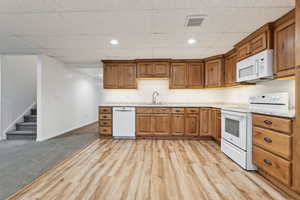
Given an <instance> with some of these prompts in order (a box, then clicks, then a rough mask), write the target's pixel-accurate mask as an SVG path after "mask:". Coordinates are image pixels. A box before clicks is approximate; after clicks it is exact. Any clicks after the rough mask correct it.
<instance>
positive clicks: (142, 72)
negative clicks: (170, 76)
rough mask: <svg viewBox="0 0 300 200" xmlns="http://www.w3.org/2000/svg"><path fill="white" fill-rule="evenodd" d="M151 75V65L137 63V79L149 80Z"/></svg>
mask: <svg viewBox="0 0 300 200" xmlns="http://www.w3.org/2000/svg"><path fill="white" fill-rule="evenodd" d="M152 73H153V64H152V63H138V65H137V77H138V78H150V77H152Z"/></svg>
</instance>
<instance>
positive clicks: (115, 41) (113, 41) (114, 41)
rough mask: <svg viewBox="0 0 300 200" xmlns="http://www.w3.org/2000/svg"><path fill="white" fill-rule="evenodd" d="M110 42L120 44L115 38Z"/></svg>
mask: <svg viewBox="0 0 300 200" xmlns="http://www.w3.org/2000/svg"><path fill="white" fill-rule="evenodd" d="M110 44H112V45H118V44H119V41H118V40H115V39H113V40H111V41H110Z"/></svg>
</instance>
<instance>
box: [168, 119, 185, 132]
mask: <svg viewBox="0 0 300 200" xmlns="http://www.w3.org/2000/svg"><path fill="white" fill-rule="evenodd" d="M184 131H185V120H184V114H172V115H171V134H172V135H175V136H176V135H177V136H178V135H179V136H182V135H184Z"/></svg>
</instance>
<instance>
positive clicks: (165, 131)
mask: <svg viewBox="0 0 300 200" xmlns="http://www.w3.org/2000/svg"><path fill="white" fill-rule="evenodd" d="M151 120H152V122H151V123H152V131H153V133H154V135H157V136H167V135H169V134H170V125H171V117H170V114H154V115H152V119H151Z"/></svg>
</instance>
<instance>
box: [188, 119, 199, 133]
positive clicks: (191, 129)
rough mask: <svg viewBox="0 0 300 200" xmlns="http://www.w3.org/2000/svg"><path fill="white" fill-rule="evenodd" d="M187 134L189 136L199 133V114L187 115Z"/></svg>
mask: <svg viewBox="0 0 300 200" xmlns="http://www.w3.org/2000/svg"><path fill="white" fill-rule="evenodd" d="M185 135H187V136H198V135H199V114H186V115H185Z"/></svg>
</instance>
